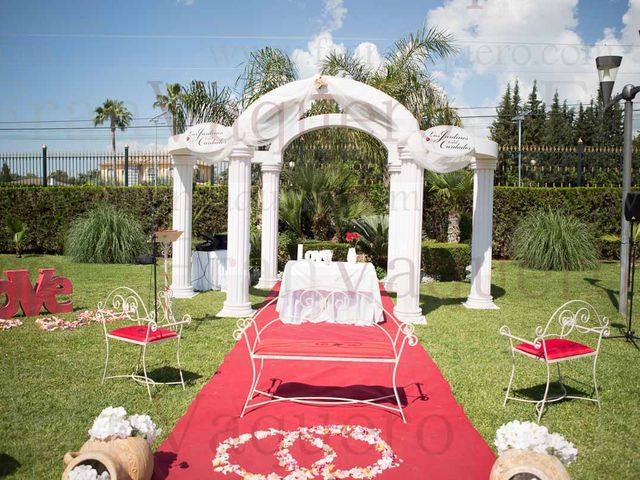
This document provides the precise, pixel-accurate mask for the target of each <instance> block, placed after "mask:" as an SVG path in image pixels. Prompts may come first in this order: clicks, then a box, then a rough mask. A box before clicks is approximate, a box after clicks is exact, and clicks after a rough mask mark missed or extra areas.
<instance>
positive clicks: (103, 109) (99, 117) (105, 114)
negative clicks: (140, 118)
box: [93, 99, 132, 155]
mask: <svg viewBox="0 0 640 480" xmlns="http://www.w3.org/2000/svg"><path fill="white" fill-rule="evenodd" d="M95 114H96V116H95V118H94V119H93V123H94V125H95V126H98V125H102V124H103V123H104V122H106V121H109V125H110V127H111V148H112V149H113V153H114V155H115V153H116V129H117V128H119V129H120V130H121V131H123V132H124V131H125V130H126V128H127V127H128V126H129V125H131V120H132V115H131V112H129V110H127V108H126V107H125V106H124V102H122V101H121V100H111V99H107V100H105V101H104V103H103V104H102V105H101V106H99V107H98V108H96V110H95Z"/></svg>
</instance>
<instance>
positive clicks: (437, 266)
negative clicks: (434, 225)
mask: <svg viewBox="0 0 640 480" xmlns="http://www.w3.org/2000/svg"><path fill="white" fill-rule="evenodd" d="M470 263H471V247H470V246H469V245H468V244H466V243H438V242H434V241H432V240H427V241H425V242H422V269H423V270H424V271H425V272H426V273H427V275H430V276H432V277H435V278H437V279H438V280H464V279H465V278H466V277H467V266H468V265H469V264H470Z"/></svg>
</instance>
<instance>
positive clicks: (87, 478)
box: [67, 465, 111, 480]
mask: <svg viewBox="0 0 640 480" xmlns="http://www.w3.org/2000/svg"><path fill="white" fill-rule="evenodd" d="M110 478H111V477H110V476H109V472H102V473H101V474H100V475H98V472H97V471H96V469H95V468H93V467H92V466H91V465H78V466H77V467H75V468H74V469H73V470H71V471H70V472H69V475H67V479H68V480H110Z"/></svg>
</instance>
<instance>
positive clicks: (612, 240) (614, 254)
mask: <svg viewBox="0 0 640 480" xmlns="http://www.w3.org/2000/svg"><path fill="white" fill-rule="evenodd" d="M600 258H603V259H605V260H619V259H620V237H618V236H616V235H603V236H602V237H600Z"/></svg>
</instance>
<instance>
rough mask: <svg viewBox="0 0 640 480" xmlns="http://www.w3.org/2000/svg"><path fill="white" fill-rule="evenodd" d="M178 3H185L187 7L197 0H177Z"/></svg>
mask: <svg viewBox="0 0 640 480" xmlns="http://www.w3.org/2000/svg"><path fill="white" fill-rule="evenodd" d="M176 3H177V4H178V5H184V6H185V7H190V6H191V5H193V4H194V3H196V0H176Z"/></svg>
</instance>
